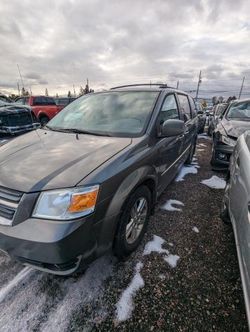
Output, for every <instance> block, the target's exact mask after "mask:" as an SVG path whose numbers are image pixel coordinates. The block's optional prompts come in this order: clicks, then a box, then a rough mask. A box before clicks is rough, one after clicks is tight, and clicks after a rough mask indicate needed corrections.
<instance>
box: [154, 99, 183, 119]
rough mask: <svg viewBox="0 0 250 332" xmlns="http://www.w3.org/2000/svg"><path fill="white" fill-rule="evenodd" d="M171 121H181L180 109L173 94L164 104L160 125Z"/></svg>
mask: <svg viewBox="0 0 250 332" xmlns="http://www.w3.org/2000/svg"><path fill="white" fill-rule="evenodd" d="M169 119H177V120H178V119H179V112H178V107H177V104H176V99H175V96H174V95H173V94H172V95H168V96H167V97H166V98H165V100H164V102H163V104H162V107H161V111H160V114H159V123H160V124H162V123H163V122H165V121H166V120H169Z"/></svg>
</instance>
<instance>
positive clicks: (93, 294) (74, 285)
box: [40, 256, 113, 332]
mask: <svg viewBox="0 0 250 332" xmlns="http://www.w3.org/2000/svg"><path fill="white" fill-rule="evenodd" d="M112 271H113V263H112V261H111V259H110V257H108V256H103V257H101V258H99V259H97V260H96V261H95V262H93V263H92V264H91V265H90V267H89V268H88V269H87V270H86V272H85V273H84V274H83V275H82V276H81V278H79V279H78V280H77V281H75V280H74V278H69V279H68V280H67V281H66V285H65V288H66V289H65V290H66V295H65V297H64V298H63V300H62V301H60V302H59V303H58V305H57V306H56V307H55V308H54V309H53V310H52V311H51V312H50V314H49V316H48V318H47V320H46V321H45V322H44V324H43V326H42V327H41V328H40V330H41V331H43V332H51V331H60V332H63V331H65V332H66V331H69V324H70V319H71V317H72V315H73V314H74V312H76V311H78V310H79V309H80V308H81V307H83V308H84V306H88V305H89V304H91V303H93V302H95V301H96V300H97V299H99V298H100V297H101V296H102V294H103V292H104V285H103V283H104V281H105V280H106V279H107V278H108V277H109V276H110V275H111V274H112ZM83 330H84V329H83Z"/></svg>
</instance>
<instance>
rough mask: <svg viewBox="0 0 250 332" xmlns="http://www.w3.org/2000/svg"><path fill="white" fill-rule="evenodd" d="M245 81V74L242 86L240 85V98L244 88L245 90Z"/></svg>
mask: <svg viewBox="0 0 250 332" xmlns="http://www.w3.org/2000/svg"><path fill="white" fill-rule="evenodd" d="M244 82H245V76H244V77H243V79H242V83H241V87H240V93H239V99H240V97H241V94H242V90H243V86H244Z"/></svg>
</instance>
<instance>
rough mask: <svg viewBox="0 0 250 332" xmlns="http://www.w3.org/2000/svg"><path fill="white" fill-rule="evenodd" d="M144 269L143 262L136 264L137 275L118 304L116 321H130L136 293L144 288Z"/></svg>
mask: <svg viewBox="0 0 250 332" xmlns="http://www.w3.org/2000/svg"><path fill="white" fill-rule="evenodd" d="M142 267H143V264H142V262H139V263H137V264H136V267H135V272H136V273H135V275H134V277H133V279H132V281H131V283H130V284H129V286H128V287H127V288H126V289H125V291H123V293H122V295H121V297H120V300H119V301H118V303H117V304H116V319H117V321H118V322H123V321H125V320H127V319H129V318H130V317H131V315H132V312H133V310H134V301H133V299H134V297H135V294H136V292H137V291H138V290H139V289H140V288H142V287H143V286H144V280H143V278H142V276H141V274H140V271H141V269H142Z"/></svg>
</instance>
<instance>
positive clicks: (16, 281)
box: [0, 267, 32, 303]
mask: <svg viewBox="0 0 250 332" xmlns="http://www.w3.org/2000/svg"><path fill="white" fill-rule="evenodd" d="M31 271H32V269H31V268H30V267H25V268H24V269H23V270H21V271H20V272H19V273H18V274H17V275H16V276H15V278H14V279H12V280H11V281H10V282H9V283H8V284H7V285H6V286H5V287H3V288H2V289H1V290H0V303H1V302H2V301H3V300H4V299H5V297H6V296H7V295H8V294H9V293H10V292H11V291H12V289H14V288H15V287H16V286H17V285H18V284H19V283H20V282H21V281H22V280H23V279H24V278H26V276H27V275H28V274H30V272H31Z"/></svg>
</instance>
